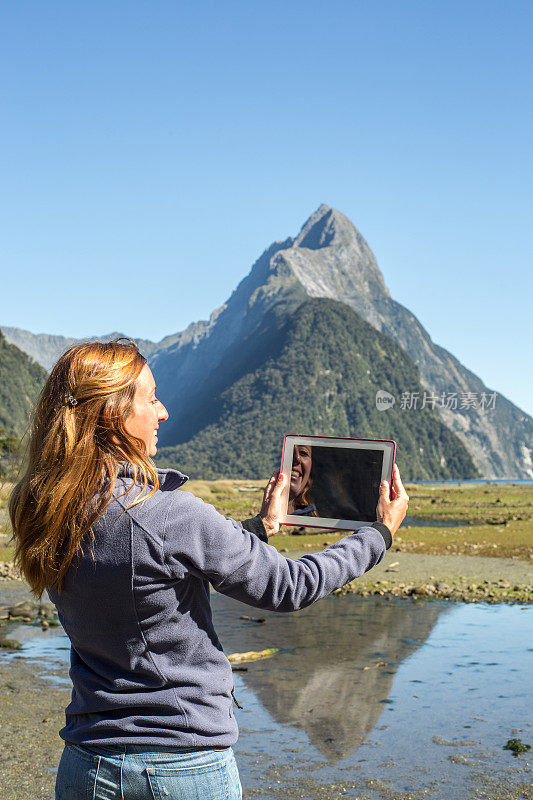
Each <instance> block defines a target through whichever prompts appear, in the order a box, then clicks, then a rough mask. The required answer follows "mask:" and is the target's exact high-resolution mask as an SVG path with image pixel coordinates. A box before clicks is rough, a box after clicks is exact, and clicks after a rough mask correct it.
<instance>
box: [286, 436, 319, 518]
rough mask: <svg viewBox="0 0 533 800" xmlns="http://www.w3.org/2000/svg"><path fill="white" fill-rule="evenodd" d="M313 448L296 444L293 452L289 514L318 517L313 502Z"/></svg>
mask: <svg viewBox="0 0 533 800" xmlns="http://www.w3.org/2000/svg"><path fill="white" fill-rule="evenodd" d="M312 466H313V454H312V448H311V446H310V445H307V444H295V445H294V450H293V452H292V469H291V477H290V485H289V502H288V504H287V514H297V515H301V516H313V517H318V512H317V510H316V506H315V504H314V503H313V502H312V500H311V486H312V482H313V481H312V478H311V469H312Z"/></svg>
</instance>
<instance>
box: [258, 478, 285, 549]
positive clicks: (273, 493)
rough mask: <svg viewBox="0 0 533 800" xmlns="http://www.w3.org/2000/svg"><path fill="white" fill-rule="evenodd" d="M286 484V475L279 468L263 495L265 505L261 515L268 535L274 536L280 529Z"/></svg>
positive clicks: (262, 507)
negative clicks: (282, 499) (282, 498)
mask: <svg viewBox="0 0 533 800" xmlns="http://www.w3.org/2000/svg"><path fill="white" fill-rule="evenodd" d="M284 486H285V476H284V474H283V473H282V472H280V471H279V470H276V472H274V474H273V475H272V477H271V478H270V480H269V482H268V484H267V487H266V489H265V494H264V496H263V505H262V506H261V511H260V512H259V516H260V517H261V518H262V520H263V525H264V526H265V530H266V532H267V535H268V536H273V535H274V534H275V533H277V532H278V531H279V518H280V516H281V497H282V494H283V487H284Z"/></svg>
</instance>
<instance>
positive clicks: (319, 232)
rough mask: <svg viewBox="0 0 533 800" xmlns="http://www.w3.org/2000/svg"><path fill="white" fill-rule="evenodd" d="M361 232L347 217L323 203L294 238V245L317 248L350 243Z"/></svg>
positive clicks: (355, 239) (311, 248) (310, 248)
mask: <svg viewBox="0 0 533 800" xmlns="http://www.w3.org/2000/svg"><path fill="white" fill-rule="evenodd" d="M360 236H361V234H360V233H359V231H358V230H357V228H356V227H355V225H354V224H353V222H350V220H349V219H348V217H345V216H344V214H341V212H340V211H337V209H335V208H330V207H329V206H327V205H326V204H325V203H322V205H321V206H319V207H318V208H317V210H316V211H315V212H314V214H311V216H310V217H309V219H308V220H307V222H305V223H304V225H303V227H302V229H301V231H300V233H299V234H298V236H297V237H296V239H295V240H294V246H295V247H306V248H308V249H309V250H319V249H321V248H322V247H331V246H332V245H350V244H353V242H354V241H357V238H358V237H360Z"/></svg>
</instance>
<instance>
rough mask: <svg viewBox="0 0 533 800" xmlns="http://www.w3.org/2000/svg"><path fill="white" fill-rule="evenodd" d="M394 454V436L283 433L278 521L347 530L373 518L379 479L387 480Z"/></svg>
mask: <svg viewBox="0 0 533 800" xmlns="http://www.w3.org/2000/svg"><path fill="white" fill-rule="evenodd" d="M395 454H396V442H394V441H393V440H392V439H342V438H334V437H331V436H297V435H295V434H289V435H287V436H285V437H284V439H283V451H282V454H281V471H282V472H283V474H284V475H285V478H286V487H285V489H284V493H283V498H282V515H281V517H280V524H282V525H297V526H299V527H300V526H304V527H309V528H335V529H337V530H347V531H349V530H355V529H356V528H361V527H362V526H364V525H368V524H369V523H372V522H375V520H376V506H377V502H378V496H379V484H380V482H381V481H382V480H387V481H389V484H390V481H391V478H392V467H393V464H394V457H395Z"/></svg>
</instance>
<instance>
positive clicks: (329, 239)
mask: <svg viewBox="0 0 533 800" xmlns="http://www.w3.org/2000/svg"><path fill="white" fill-rule="evenodd" d="M310 298H329V299H331V300H336V301H338V302H340V303H344V304H345V305H347V306H350V307H351V308H352V309H353V310H354V311H355V312H357V314H358V315H359V316H360V317H361V318H362V319H364V320H366V321H367V322H368V323H369V324H370V325H372V326H373V327H374V328H375V329H376V330H377V331H379V332H380V333H382V334H385V335H386V336H388V337H390V338H391V339H392V340H394V341H395V342H396V343H397V344H398V345H400V347H401V348H402V349H403V350H404V351H405V352H406V353H407V354H408V355H409V356H410V357H411V359H412V360H413V361H414V362H415V363H416V365H417V366H418V368H419V372H420V385H419V386H418V384H417V386H418V388H417V389H415V388H414V384H409V383H408V382H407V381H405V382H403V383H402V384H401V385H400V384H398V386H397V388H396V393H394V392H393V391H392V390H391V388H390V387H387V386H381V387H380V388H381V390H383V391H385V392H388V393H389V394H390V395H393V398H394V401H395V404H396V408H398V407H400V408H402V406H403V409H402V410H403V411H404V413H405V414H411V415H412V416H413V422H415V421H416V418H417V415H419V413H420V410H421V406H422V405H430V406H434V411H435V412H436V414H438V415H439V417H440V419H441V421H442V422H443V423H444V424H445V425H446V426H447V427H448V428H449V429H450V430H451V431H453V432H454V433H455V434H456V435H457V437H458V438H459V439H460V440H461V441H462V442H463V444H464V446H465V447H466V449H467V450H468V451H469V453H470V455H471V457H472V459H473V461H474V464H475V465H476V467H477V468H478V470H479V472H480V473H481V475H483V476H484V477H487V478H505V477H507V478H526V477H529V478H530V477H533V461H532V442H533V420H532V419H531V417H530V416H528V415H527V414H525V413H524V412H523V411H521V410H520V409H519V408H517V407H516V406H515V405H513V404H512V403H511V402H509V401H508V400H507V399H506V398H505V397H503V396H502V395H497V396H496V395H495V394H494V393H493V392H491V390H490V389H488V388H487V387H486V386H485V385H484V384H483V382H482V380H481V379H480V378H479V377H478V376H476V375H474V374H473V373H472V372H470V371H469V370H468V369H467V368H466V367H465V366H463V365H462V364H461V363H460V362H459V361H458V360H457V359H456V358H455V357H454V356H453V355H452V354H451V353H449V352H448V351H447V350H445V349H444V348H442V347H440V346H439V345H437V344H435V343H434V342H433V341H432V340H431V338H430V336H429V334H428V333H427V331H426V330H425V329H424V328H423V326H422V325H421V324H420V322H419V321H418V320H417V319H416V317H415V316H414V315H413V314H412V313H411V312H410V311H409V310H408V309H407V308H405V307H404V306H402V305H401V304H400V303H398V302H396V301H395V300H394V299H393V298H392V297H391V296H390V292H389V291H388V289H387V287H386V285H385V282H384V280H383V276H382V275H381V272H380V270H379V267H378V265H377V263H376V259H375V257H374V254H373V253H372V251H371V250H370V247H369V246H368V244H367V242H366V241H365V239H364V238H363V236H362V235H361V234H360V232H359V231H358V230H357V228H356V227H355V226H354V225H353V224H352V223H351V222H350V220H348V219H347V218H346V217H345V216H344V215H343V214H341V213H340V212H339V211H336V210H335V209H332V208H329V207H328V206H325V205H322V206H320V208H318V209H317V211H316V212H315V213H314V214H313V215H312V216H311V217H310V218H309V219H308V220H307V222H306V223H305V224H304V226H303V227H302V229H301V231H300V232H299V234H298V235H297V236H296V237H295V238H292V237H290V238H288V239H286V240H285V241H280V242H275V243H273V244H272V245H270V247H268V248H267V249H266V250H265V252H264V253H263V254H262V255H261V256H260V258H259V259H258V260H257V261H256V263H255V264H254V265H253V267H252V269H251V271H250V273H249V274H248V275H247V276H246V277H245V278H244V279H243V280H242V281H241V282H240V284H239V285H238V286H237V288H236V289H235V290H234V292H233V293H232V295H231V296H230V298H229V299H228V300H227V302H226V303H224V305H223V306H221V307H220V308H218V309H216V310H215V311H214V312H213V313H212V314H211V317H210V318H209V320H206V321H200V322H196V323H193V324H192V325H190V326H189V327H188V328H187V329H186V330H184V331H182V332H181V333H177V334H173V335H172V336H168V337H166V338H165V339H163V340H162V341H161V342H159V343H157V344H155V343H153V342H139V346H140V347H141V349H142V350H143V352H144V353H145V355H146V356H147V357H148V358H149V362H150V365H151V366H152V369H153V370H154V374H155V377H156V380H157V383H158V386H159V394H160V396H161V398H162V399H163V401H164V402H165V404H166V405H167V406H168V408H169V411H170V413H171V419H172V420H173V422H172V423H171V422H169V423H168V425H167V426H166V432H165V429H164V428H161V432H162V437H163V440H162V442H161V443H162V444H165V445H167V446H175V445H177V444H180V443H184V442H186V441H187V440H188V438H190V437H191V436H193V435H196V434H197V433H198V432H199V430H200V428H201V427H202V425H204V427H205V426H207V425H208V424H211V422H210V420H212V415H213V412H212V410H211V411H209V409H210V408H214V407H215V406H216V404H217V402H218V396H217V395H216V394H214V393H213V391H214V390H213V380H212V374H213V373H216V372H217V369H218V370H219V371H220V369H221V368H222V365H225V368H226V369H230V367H231V370H232V371H231V374H232V375H233V377H234V379H235V380H239V379H240V378H241V377H243V375H244V373H243V372H242V371H241V372H240V373H239V372H238V370H236V369H235V365H236V364H241V365H242V358H243V354H244V353H249V354H250V358H251V359H252V360H253V358H254V357H255V356H254V355H253V354H254V352H256V350H257V348H258V347H259V349H260V345H259V343H260V341H261V340H262V339H264V337H265V335H266V333H265V332H266V331H269V332H271V331H272V330H277V329H280V328H281V327H283V325H284V324H285V323H286V321H287V319H288V317H289V316H290V315H291V314H292V313H293V312H294V311H295V310H296V309H297V308H298V307H299V306H300V305H301V304H302V303H304V302H306V301H308V300H309V299H310ZM2 330H3V331H4V332H5V335H6V338H8V339H9V341H12V342H14V343H15V344H17V345H18V346H19V347H20V348H21V349H24V350H25V351H26V352H31V354H32V355H33V357H35V358H36V360H39V361H40V363H43V364H44V363H46V365H47V367H48V368H49V367H50V364H51V362H53V360H54V358H55V357H57V354H58V350H57V348H58V347H60V348H63V347H64V346H68V345H67V342H69V341H70V340H64V341H63V342H58V340H57V337H46V339H48V338H50V339H54V341H53V342H50V341H44V340H39V341H37V340H38V339H39V337H34V336H33V335H32V334H29V336H28V334H27V332H20V331H17V329H7V328H2ZM269 335H271V333H269ZM114 336H115V334H110V335H109V337H102V338H103V339H107V338H113V337H114ZM40 337H44V334H41V335H40ZM45 345H46V348H45ZM54 347H55V348H56V349H55V351H54V350H53V348H54ZM45 350H46V354H45ZM54 354H55V355H54ZM245 367H246V365H244V366H243V369H245ZM417 392H418V396H417ZM424 393H425V395H426V396H425V397H424ZM200 408H201V409H204V411H205V414H206V416H205V420H204V423H205V424H204V423H202V422H200V421H199V410H198V409H200ZM382 413H383V419H385V418H386V417H387V415H389V414H390V413H391V410H390V407H389V410H388V411H386V412H382ZM190 417H194V419H195V422H194V425H193V424H192V422H191V421H190ZM187 437H188V438H187Z"/></svg>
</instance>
